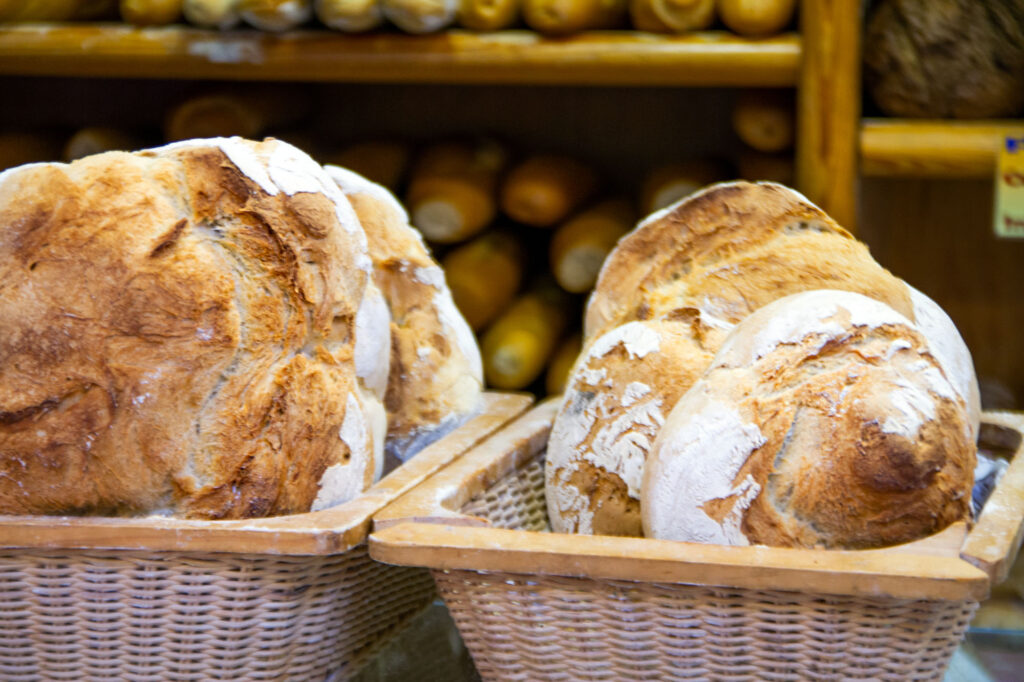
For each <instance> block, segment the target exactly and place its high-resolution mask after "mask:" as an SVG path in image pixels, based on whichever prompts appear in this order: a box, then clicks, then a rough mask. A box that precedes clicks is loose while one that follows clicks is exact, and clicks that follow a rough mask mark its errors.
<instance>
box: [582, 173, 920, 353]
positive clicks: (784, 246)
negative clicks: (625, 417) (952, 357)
mask: <svg viewBox="0 0 1024 682" xmlns="http://www.w3.org/2000/svg"><path fill="white" fill-rule="evenodd" d="M829 288H831V289H841V290H846V291H855V292H857V293H862V294H864V295H866V296H871V297H872V298H875V299H877V300H880V301H883V302H885V303H888V304H889V305H891V306H893V307H894V308H896V309H897V310H899V311H900V312H901V313H903V314H904V315H907V316H911V317H912V316H913V309H912V307H911V302H910V296H909V294H908V292H907V291H906V288H905V287H904V286H903V284H902V282H900V280H898V279H897V278H896V277H894V276H893V275H892V274H890V273H889V272H888V271H887V270H885V269H884V268H882V267H881V266H880V265H878V264H877V263H876V262H875V261H874V260H873V259H872V258H871V254H870V253H869V252H868V249H867V247H866V246H864V245H863V244H861V243H860V242H858V241H857V240H856V239H854V238H853V237H852V236H851V235H850V233H848V232H847V231H846V230H844V229H843V228H842V227H840V226H839V225H838V224H836V222H835V221H834V220H832V219H831V218H830V217H829V216H828V215H826V214H825V212H824V211H822V210H821V209H820V208H818V207H817V206H815V205H814V204H812V203H811V202H809V201H808V200H807V199H806V198H805V197H804V196H803V195H801V194H800V193H799V192H796V191H794V190H792V189H789V188H788V187H784V186H783V185H778V184H775V183H770V182H758V183H750V182H727V183H720V184H716V185H711V186H710V187H707V188H705V189H704V190H702V191H700V192H697V193H695V194H692V195H690V196H689V197H687V198H685V199H683V200H681V201H679V202H677V203H675V204H673V205H672V206H670V207H668V208H666V209H663V210H661V211H658V212H656V213H653V214H652V215H650V216H649V217H647V218H646V219H645V220H643V221H641V222H640V224H639V225H637V227H636V228H635V229H634V230H633V231H632V232H630V233H629V234H628V235H626V236H625V237H623V238H622V239H621V240H620V241H619V243H618V245H617V246H616V248H615V249H614V250H613V251H612V253H611V254H610V255H609V256H608V259H607V260H606V261H605V263H604V266H603V268H602V269H601V274H600V276H599V277H598V281H597V284H596V286H595V288H594V293H593V294H592V295H591V297H590V300H589V301H588V304H587V311H586V319H585V335H584V336H585V338H592V337H593V336H595V335H596V334H600V333H601V332H603V331H605V330H607V329H609V328H611V327H613V326H616V325H618V324H621V323H622V322H625V321H628V320H643V319H652V318H657V317H660V316H662V315H664V314H666V313H670V312H672V311H673V310H676V309H678V308H682V307H693V308H696V309H699V310H700V311H701V313H702V315H703V316H704V317H705V318H706V320H705V321H706V322H707V323H709V324H710V323H712V322H713V321H714V320H717V321H719V322H722V323H728V324H735V323H737V322H739V321H740V320H741V319H743V318H744V317H746V316H747V315H749V314H750V313H752V312H753V311H754V310H756V309H757V308H760V307H761V306H762V305H764V304H766V303H769V302H771V301H773V300H775V299H777V298H781V297H783V296H786V295H788V294H792V293H797V292H799V291H806V290H809V289H829Z"/></svg>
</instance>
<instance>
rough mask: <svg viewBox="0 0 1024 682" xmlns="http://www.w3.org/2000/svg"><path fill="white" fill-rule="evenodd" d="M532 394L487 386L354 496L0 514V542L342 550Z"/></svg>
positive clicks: (271, 550)
mask: <svg viewBox="0 0 1024 682" xmlns="http://www.w3.org/2000/svg"><path fill="white" fill-rule="evenodd" d="M532 402H533V399H532V397H530V396H526V395H522V394H512V393H485V394H484V395H483V409H482V411H481V412H480V414H478V415H477V416H475V417H472V418H471V419H470V420H469V421H467V422H466V423H465V424H463V425H462V426H461V427H459V428H458V429H456V430H455V431H453V432H451V433H449V434H448V435H446V436H445V437H443V438H441V439H440V440H438V441H436V442H434V443H432V444H431V445H429V446H427V447H425V448H424V449H423V450H421V451H420V452H419V453H418V454H417V455H416V456H415V457H413V458H412V459H410V460H409V461H408V462H407V463H405V464H403V465H402V466H400V467H398V468H397V469H395V470H394V471H392V472H391V473H390V474H388V475H387V476H385V477H383V478H382V479H381V480H380V481H378V482H377V483H376V484H375V485H374V486H373V487H371V488H369V489H368V490H366V491H365V492H364V493H363V494H362V495H360V496H359V497H357V498H355V499H353V500H350V501H349V502H346V503H344V504H341V505H338V506H337V507H332V508H330V509H324V510H322V511H317V512H309V513H305V514H291V515H288V516H276V517H271V518H266V519H244V520H237V521H190V520H186V519H175V518H165V517H144V518H103V517H68V516H60V517H54V516H0V549H11V548H26V549H28V548H32V549H61V550H69V549H75V550H86V549H123V550H151V551H160V552H164V551H168V552H169V551H190V552H232V553H240V554H278V555H327V554H339V553H341V552H345V551H347V550H349V549H351V548H352V547H355V546H356V545H358V544H360V543H361V542H363V541H365V540H366V536H367V534H368V533H369V531H370V519H371V517H372V516H373V514H374V513H376V512H377V511H379V510H380V509H382V508H383V507H384V506H385V505H387V504H388V503H390V502H392V501H394V500H395V499H396V498H398V497H399V496H400V495H402V494H403V493H405V492H407V491H409V490H411V489H412V488H414V487H415V486H416V485H417V484H419V483H421V482H422V481H423V480H425V479H426V478H427V477H428V476H429V475H430V474H432V473H434V472H436V471H438V470H439V469H441V468H442V467H444V466H445V465H447V464H448V463H450V462H451V461H452V460H454V459H456V458H457V457H458V456H459V455H461V454H462V453H464V452H466V451H467V450H469V449H471V448H472V447H473V446H475V445H477V444H478V443H480V442H481V441H483V440H484V439H486V438H487V437H488V436H489V435H490V434H492V433H493V432H494V431H496V430H497V429H500V428H501V427H502V426H503V425H505V424H506V423H508V422H509V421H510V420H512V419H513V418H515V417H516V416H517V415H519V414H520V413H522V412H523V411H524V410H526V409H527V408H528V407H529V406H530V404H531V403H532Z"/></svg>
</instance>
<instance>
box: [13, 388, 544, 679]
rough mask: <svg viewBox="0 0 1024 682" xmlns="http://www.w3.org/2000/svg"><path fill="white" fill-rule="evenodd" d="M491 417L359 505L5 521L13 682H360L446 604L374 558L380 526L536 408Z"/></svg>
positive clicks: (422, 580)
mask: <svg viewBox="0 0 1024 682" xmlns="http://www.w3.org/2000/svg"><path fill="white" fill-rule="evenodd" d="M531 402H532V399H531V398H530V397H528V396H523V395H512V394H499V393H489V394H485V395H484V406H483V410H482V412H481V413H480V414H478V415H477V416H475V417H473V418H471V419H469V420H468V421H467V422H466V423H465V424H463V425H462V426H461V427H459V428H458V429H456V430H455V431H453V432H451V433H449V434H448V435H447V436H445V437H443V438H441V439H440V440H438V441H437V442H435V443H433V444H431V445H429V446H427V447H426V448H424V449H423V450H422V451H421V452H420V453H419V454H417V455H416V456H415V457H413V458H412V459H411V460H410V461H408V462H407V463H406V464H404V465H402V466H400V467H398V468H397V469H395V470H394V471H393V472H391V473H390V474H388V475H387V476H385V477H384V478H382V479H381V480H380V481H379V482H378V483H377V484H375V485H374V486H373V487H371V488H370V489H368V490H367V491H365V492H364V493H363V494H362V495H360V496H359V497H357V498H356V499H354V500H351V501H349V502H346V503H344V504H341V505H338V506H336V507H332V508H330V509H325V510H322V511H317V512H310V513H306V514H293V515H288V516H280V517H273V518H267V519H249V520H237V521H188V520H182V519H171V518H160V517H148V518H96V517H28V516H0V679H2V680H4V682H23V681H24V682H28V681H29V680H31V681H33V682H36V681H40V680H47V681H49V680H75V681H76V682H78V681H81V680H102V681H103V682H109V681H110V680H131V681H133V682H141V681H143V680H153V681H154V682H156V681H159V682H165V681H169V680H195V681H200V680H201V681H204V682H205V681H206V680H289V681H291V680H317V681H320V680H325V679H344V678H346V677H350V676H351V675H353V674H354V673H355V672H356V671H357V670H358V669H359V668H360V667H361V666H362V665H363V664H365V663H366V662H368V661H369V659H370V658H371V657H372V656H373V654H374V653H376V651H377V650H378V649H379V648H380V647H381V646H382V645H383V644H384V643H385V642H386V641H387V640H388V638H389V637H390V636H391V635H392V634H394V633H396V632H397V631H398V630H399V629H400V628H401V627H402V626H403V625H404V624H405V623H406V622H407V621H408V620H409V619H410V618H412V617H413V616H414V615H416V613H418V612H419V611H420V609H422V608H423V607H425V606H427V605H428V604H429V603H430V602H431V600H432V599H433V597H434V585H433V581H432V580H431V578H430V575H429V573H428V572H427V571H426V570H423V569H416V568H408V567H395V566H387V565H384V564H380V563H377V562H375V561H373V560H372V559H371V558H370V557H369V555H368V554H367V543H366V539H367V535H368V533H369V531H370V523H371V519H372V516H373V514H375V513H376V512H377V511H379V510H380V509H381V508H383V507H384V506H385V505H387V504H388V503H390V502H392V501H393V500H395V499H397V498H398V497H399V496H400V495H402V494H403V493H405V492H406V491H408V490H410V489H412V488H413V487H414V486H416V485H417V484H418V483H420V482H421V481H423V480H424V479H425V478H426V477H428V476H429V475H430V474H432V473H434V472H436V471H438V470H439V469H441V468H442V467H444V466H445V465H446V464H448V463H449V462H451V461H452V460H453V459H455V458H457V457H458V456H460V455H461V454H462V453H464V452H466V451H467V450H468V449H470V448H472V447H473V446H474V445H476V444H478V443H479V442H481V441H482V440H483V439H485V438H486V437H487V436H488V435H490V434H492V433H493V432H494V431H495V430H496V429H499V428H501V427H502V426H503V425H504V424H506V423H507V422H508V421H509V420H511V419H513V418H514V417H516V416H517V415H519V414H520V413H522V412H523V411H524V410H525V409H526V408H527V407H529V405H530V403H531Z"/></svg>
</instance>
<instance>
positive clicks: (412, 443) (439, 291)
mask: <svg viewBox="0 0 1024 682" xmlns="http://www.w3.org/2000/svg"><path fill="white" fill-rule="evenodd" d="M325 169H326V170H327V172H328V174H329V175H330V176H331V177H332V178H333V179H334V181H335V182H336V183H337V184H338V186H339V187H340V188H341V189H342V191H343V192H344V193H345V195H346V196H347V197H348V199H349V200H350V201H351V202H352V206H353V207H354V209H355V212H356V215H357V216H358V217H359V220H360V222H361V223H362V225H363V228H364V230H365V231H366V236H367V240H368V243H369V253H370V258H371V260H372V261H373V279H374V281H375V282H376V284H377V286H378V287H379V288H380V290H381V291H382V292H383V294H384V299H385V300H386V302H387V307H388V309H389V310H390V315H389V317H390V325H391V334H390V337H391V345H390V349H389V348H388V347H387V346H384V352H385V353H390V358H391V363H390V364H391V369H390V374H387V373H385V376H384V382H383V383H384V385H385V386H386V389H387V393H386V397H385V399H384V402H385V406H386V408H387V415H388V440H387V450H388V453H389V454H391V455H393V456H395V457H397V458H398V459H403V460H404V459H406V458H408V457H409V456H410V455H412V454H414V453H415V452H416V451H418V450H419V449H421V448H422V447H423V446H424V445H426V444H427V443H429V442H431V441H432V440H435V439H436V438H438V437H440V436H441V435H443V434H444V433H446V432H447V431H449V430H450V429H452V428H454V427H455V426H457V425H458V424H459V423H460V422H461V421H462V420H463V419H465V418H466V417H467V416H468V415H470V414H472V413H473V412H474V411H475V410H477V409H478V408H479V406H480V399H481V398H480V396H481V390H482V387H483V370H482V365H481V360H480V350H479V348H478V347H477V344H476V340H475V338H474V336H473V332H472V330H471V329H470V328H469V325H468V324H466V321H465V320H464V319H463V317H462V315H461V314H460V313H459V311H458V309H457V308H456V307H455V303H454V302H453V300H452V296H451V292H450V291H449V289H448V287H447V285H446V284H445V277H444V272H443V271H442V270H441V268H440V267H439V266H438V265H437V263H436V262H435V261H434V260H433V258H431V256H430V252H429V251H428V250H427V247H426V245H424V243H423V240H422V238H421V237H420V236H419V233H418V232H417V231H416V230H415V229H413V228H412V227H411V226H410V225H409V217H408V215H407V214H406V212H405V210H404V209H403V208H402V206H401V204H399V203H398V201H397V200H396V199H395V197H394V196H393V195H392V194H391V193H390V192H388V191H387V190H386V189H385V188H384V187H382V186H380V185H377V184H375V183H372V182H370V181H369V180H367V179H365V178H363V177H362V176H360V175H357V174H356V173H353V172H351V171H348V170H346V169H344V168H340V167H338V166H330V165H329V166H326V167H325ZM377 319H381V316H378V317H377ZM383 319H388V318H387V317H384V318H383ZM358 338H359V337H358V336H357V339H358ZM370 338H380V339H384V338H386V335H380V334H373V335H371V336H370ZM375 385H378V384H377V382H375Z"/></svg>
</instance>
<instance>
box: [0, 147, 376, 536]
mask: <svg viewBox="0 0 1024 682" xmlns="http://www.w3.org/2000/svg"><path fill="white" fill-rule="evenodd" d="M231 144H234V145H235V146H234V147H231V148H232V149H234V150H235V153H234V156H236V157H239V158H240V157H241V156H244V157H245V158H247V159H249V160H250V161H251V162H252V163H253V164H254V165H255V166H258V168H254V167H251V166H247V165H246V164H245V163H243V164H242V165H243V166H246V167H245V168H243V167H239V166H238V165H236V161H235V160H233V159H232V158H231V156H232V155H230V154H229V153H227V152H226V151H225V150H226V149H228V148H229V147H230V145H231ZM285 147H287V145H283V144H282V143H278V142H276V141H268V142H265V143H262V144H258V143H246V142H244V141H241V140H233V141H224V142H223V144H218V143H216V142H214V143H208V144H207V143H189V144H186V145H178V146H171V147H166V148H162V149H158V150H150V151H147V152H140V153H138V154H125V153H120V152H111V153H107V154H102V155H98V156H93V157H89V158H87V159H83V160H81V161H77V162H75V163H73V164H71V165H61V164H47V165H41V166H35V167H25V168H22V169H18V170H16V171H12V172H10V173H9V174H7V175H6V176H4V177H3V178H0V226H3V229H2V230H0V283H2V284H0V290H2V295H0V328H3V329H4V330H5V334H3V335H2V336H0V468H2V469H0V472H2V475H0V511H2V512H3V513H45V514H58V513H60V514H63V513H71V514H74V513H107V514H131V513H147V512H171V513H180V514H182V515H185V516H188V517H193V518H235V517H246V516H263V515H271V514H284V513H290V512H296V511H305V510H308V509H309V508H310V506H311V504H312V503H313V501H314V499H316V498H317V496H318V494H319V492H320V491H319V487H320V478H321V474H322V473H323V472H324V471H325V470H326V469H327V468H328V467H331V466H333V465H338V464H341V463H344V462H346V461H353V462H354V463H355V464H356V465H358V469H359V473H358V475H359V477H360V478H361V477H362V475H363V474H362V470H363V467H366V466H369V467H370V468H371V469H372V463H370V462H369V458H368V455H367V453H366V450H367V449H368V447H369V444H368V442H366V441H363V442H355V441H354V439H353V438H351V437H350V438H349V440H352V441H353V442H351V443H349V442H346V441H345V440H344V438H339V430H340V429H341V428H342V426H343V424H344V420H345V415H346V406H347V405H348V402H347V396H348V395H349V394H351V393H352V392H353V391H355V389H356V386H355V383H354V371H353V369H352V364H353V360H352V352H353V350H352V345H353V334H352V323H353V319H354V316H355V312H356V309H357V307H358V305H359V302H360V299H361V297H362V292H363V290H364V289H365V287H366V281H367V276H366V273H365V271H364V270H363V266H362V262H361V261H362V260H365V259H366V251H365V241H363V239H364V238H363V236H362V233H361V229H360V228H359V226H358V223H357V222H352V223H348V224H342V220H343V219H344V218H345V214H344V211H343V210H342V209H343V208H346V207H344V206H342V207H339V205H338V200H337V198H332V197H329V196H327V195H326V194H324V193H323V192H319V191H311V190H310V189H308V188H307V189H303V190H300V191H295V190H294V188H293V189H292V190H288V191H291V192H292V193H291V194H288V193H287V191H286V190H284V189H282V190H280V191H275V192H273V193H271V192H269V191H268V189H267V187H266V184H267V182H268V180H267V179H266V178H262V179H261V178H260V176H259V172H257V171H259V170H260V169H262V173H263V174H264V175H266V174H268V173H269V175H270V176H271V177H273V176H274V170H273V168H272V166H273V163H272V158H271V157H273V156H274V154H275V153H277V152H281V151H283V152H285V156H289V155H290V154H291V153H292V152H297V150H291V148H290V147H289V148H287V149H284V148H285ZM289 150H291V151H289ZM303 156H304V155H303ZM305 158H306V159H307V160H308V157H305ZM254 160H255V161H254ZM309 163H312V161H311V160H309ZM306 170H307V169H306V168H300V169H293V171H295V172H296V173H298V175H293V176H291V177H292V179H291V182H294V181H295V178H297V177H300V178H301V179H302V180H303V181H305V182H306V183H307V185H308V184H309V183H310V182H313V181H318V182H319V181H323V179H316V178H313V177H312V176H309V175H308V174H304V173H306ZM247 172H248V173H250V174H252V175H253V176H256V179H254V177H250V175H247ZM275 189H276V188H275ZM341 201H344V197H341ZM348 210H349V211H350V209H348ZM350 431H351V430H350ZM364 436H365V434H364ZM355 440H358V439H355Z"/></svg>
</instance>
